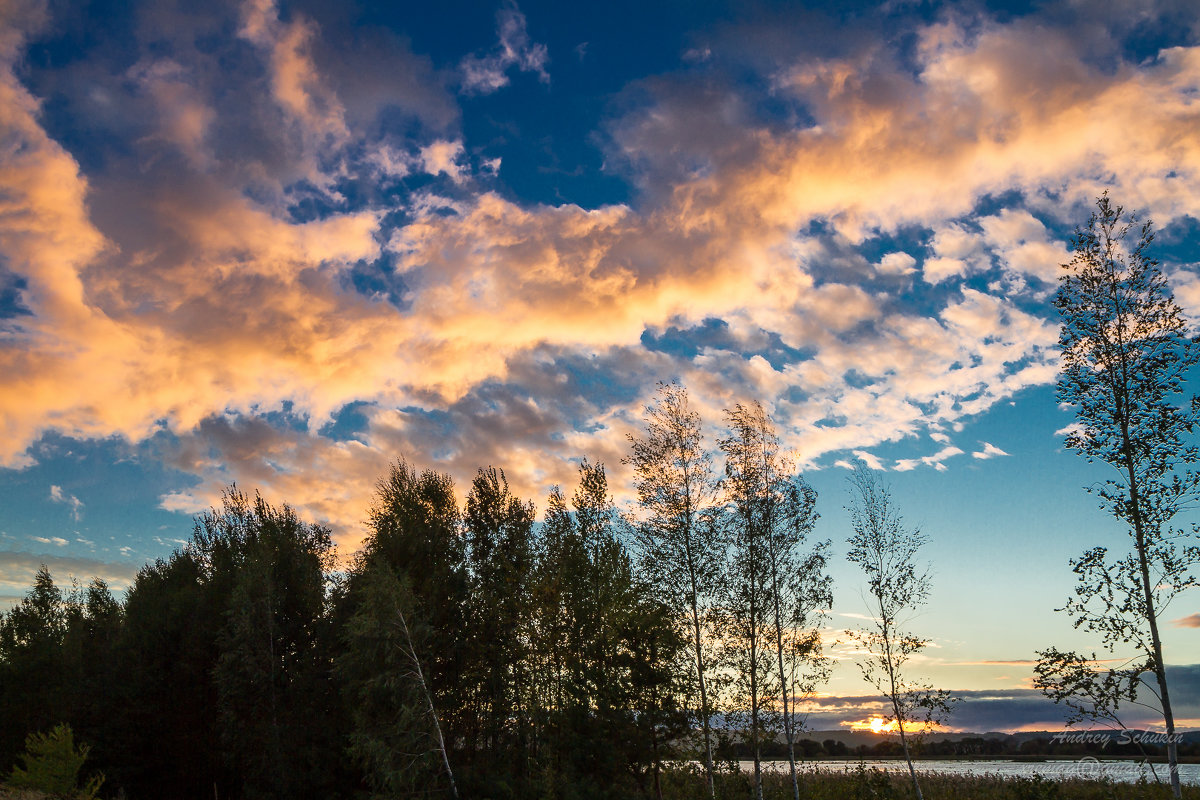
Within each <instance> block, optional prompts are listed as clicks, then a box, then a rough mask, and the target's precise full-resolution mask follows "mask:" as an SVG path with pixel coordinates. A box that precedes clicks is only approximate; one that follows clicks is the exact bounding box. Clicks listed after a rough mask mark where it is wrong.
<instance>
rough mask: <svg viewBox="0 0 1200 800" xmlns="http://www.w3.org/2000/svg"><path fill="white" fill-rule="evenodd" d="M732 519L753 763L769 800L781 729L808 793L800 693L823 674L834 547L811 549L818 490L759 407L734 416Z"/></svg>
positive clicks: (730, 600)
mask: <svg viewBox="0 0 1200 800" xmlns="http://www.w3.org/2000/svg"><path fill="white" fill-rule="evenodd" d="M726 422H727V424H728V426H729V429H730V435H729V436H728V437H727V438H724V439H722V440H721V441H720V447H721V450H722V451H723V452H724V454H725V482H724V484H725V491H726V496H727V501H728V506H729V512H728V514H727V517H726V518H727V520H728V522H729V524H730V526H731V528H732V533H731V536H730V541H731V545H732V547H731V557H730V567H729V570H728V575H727V576H726V579H725V587H726V588H725V593H724V595H725V596H724V604H723V606H724V607H723V613H724V614H725V615H726V616H727V621H726V625H725V628H726V632H727V633H726V638H725V641H726V644H727V648H726V654H727V656H728V657H729V658H730V659H731V662H730V663H731V666H733V668H734V674H735V675H736V680H735V684H736V685H737V686H738V687H739V689H740V690H741V694H742V695H743V696H744V698H745V702H748V703H749V710H748V715H747V725H746V729H745V731H746V733H745V735H746V737H747V740H748V744H749V745H750V749H751V752H752V753H753V758H754V790H755V793H756V795H757V796H758V797H759V798H761V797H762V791H763V789H762V766H761V755H762V753H761V749H762V742H763V739H764V736H765V734H766V733H767V732H768V730H770V729H771V728H772V726H773V725H774V724H776V723H779V724H781V727H782V729H783V733H784V736H785V738H786V740H787V742H788V760H789V765H790V767H791V776H792V788H793V794H794V795H796V796H798V795H799V791H800V789H799V777H798V775H797V770H796V755H795V752H796V751H795V733H796V731H795V725H796V719H795V713H794V701H795V697H796V695H795V694H793V692H794V691H796V690H800V691H801V694H802V695H803V694H806V693H807V691H809V690H806V689H805V686H811V685H812V684H813V683H814V682H815V681H818V680H820V679H821V676H822V674H823V669H822V667H821V665H822V663H823V662H822V658H821V648H820V644H819V642H820V637H819V636H817V635H815V631H814V630H813V626H814V624H815V623H818V622H819V619H820V613H821V610H822V609H824V608H827V607H828V606H829V605H830V603H831V598H829V597H828V596H829V589H830V583H829V578H828V576H827V574H826V572H825V564H826V561H827V558H828V542H824V543H818V544H816V545H815V547H813V548H811V549H806V542H807V538H808V535H809V534H810V533H811V531H812V528H813V525H814V524H815V522H816V519H817V514H816V510H815V506H816V492H814V491H813V490H812V488H811V487H809V486H808V484H806V483H805V482H804V481H803V480H802V479H801V478H800V477H799V476H797V475H795V474H794V465H793V464H792V462H791V461H790V459H788V458H787V457H786V456H785V455H784V453H783V452H782V449H781V446H780V442H779V437H778V434H777V433H776V430H775V426H774V423H772V422H771V419H770V417H769V416H768V415H767V413H766V411H765V410H764V409H763V407H762V405H761V404H760V403H757V402H755V403H752V404H751V405H748V406H746V405H741V404H738V405H736V406H734V408H733V409H731V410H728V411H726Z"/></svg>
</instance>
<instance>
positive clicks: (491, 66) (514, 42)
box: [460, 0, 586, 94]
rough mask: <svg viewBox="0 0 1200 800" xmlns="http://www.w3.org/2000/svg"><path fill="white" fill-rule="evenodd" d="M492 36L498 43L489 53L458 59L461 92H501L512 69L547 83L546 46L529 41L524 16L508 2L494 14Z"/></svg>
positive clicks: (513, 4) (548, 78)
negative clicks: (494, 35) (530, 73)
mask: <svg viewBox="0 0 1200 800" xmlns="http://www.w3.org/2000/svg"><path fill="white" fill-rule="evenodd" d="M496 35H497V36H498V37H499V42H497V44H496V47H495V49H494V50H493V51H492V52H491V53H488V54H487V55H484V56H477V55H471V56H467V57H466V58H464V59H463V60H462V64H461V65H460V69H461V70H462V87H463V91H465V92H468V93H476V94H490V93H492V92H494V91H496V90H498V89H501V88H503V87H504V86H507V85H508V82H509V77H508V71H509V70H510V69H512V68H513V67H516V68H517V69H518V70H520V71H521V72H532V73H534V74H536V75H537V76H538V79H539V80H541V81H542V82H543V83H549V82H550V74H549V73H548V72H546V64H547V62H548V61H549V60H550V59H549V55H548V54H547V51H546V46H545V45H544V44H538V43H537V42H534V41H532V40H531V39H530V38H529V32H528V31H527V30H526V26H525V15H524V14H522V13H521V11H520V9H518V8H517V5H516V3H514V2H511V0H510V1H509V2H507V3H506V4H505V5H504V6H503V7H502V8H501V9H500V10H499V11H498V12H496ZM585 44H586V43H585ZM582 57H583V54H582V51H581V52H580V58H581V59H582Z"/></svg>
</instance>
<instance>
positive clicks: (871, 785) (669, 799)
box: [662, 766, 1200, 800]
mask: <svg viewBox="0 0 1200 800" xmlns="http://www.w3.org/2000/svg"><path fill="white" fill-rule="evenodd" d="M918 776H919V780H920V782H921V791H922V792H923V793H924V795H925V800H963V798H970V799H971V800H1165V799H1166V798H1170V797H1171V790H1170V787H1168V786H1165V785H1164V786H1158V785H1156V784H1154V783H1152V782H1151V783H1116V782H1114V781H1111V780H1089V779H1082V778H1068V779H1063V780H1051V779H1047V778H1042V777H1032V778H1029V777H1023V776H1000V775H940V774H934V773H927V774H924V775H920V774H918ZM717 780H718V783H717V798H718V800H750V798H752V797H753V792H752V790H751V776H749V775H745V774H730V773H724V774H721V775H719V776H718V778H717ZM662 787H663V798H664V800H707V798H708V792H707V788H706V785H705V782H704V777H703V775H701V774H700V773H699V772H698V771H688V770H673V771H671V772H669V773H667V774H665V775H664V776H663V781H662ZM800 796H801V798H810V799H811V800H909V798H913V797H915V795H914V794H913V790H912V784H911V782H910V781H909V778H908V776H907V775H905V774H902V773H888V772H885V771H883V770H881V769H877V768H872V767H870V766H865V767H860V768H858V769H854V770H851V771H848V772H806V773H805V774H804V775H803V776H801V784H800ZM1183 797H1184V800H1200V787H1197V786H1184V787H1183ZM763 798H764V800H791V798H792V781H791V776H790V775H787V774H783V773H768V774H765V775H764V776H763Z"/></svg>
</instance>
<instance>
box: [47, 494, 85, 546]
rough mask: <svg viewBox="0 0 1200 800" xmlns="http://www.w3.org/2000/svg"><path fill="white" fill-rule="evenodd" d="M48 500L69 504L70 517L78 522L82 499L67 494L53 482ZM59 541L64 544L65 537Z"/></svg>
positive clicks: (81, 514)
mask: <svg viewBox="0 0 1200 800" xmlns="http://www.w3.org/2000/svg"><path fill="white" fill-rule="evenodd" d="M50 500H51V501H52V502H55V503H65V504H66V505H68V506H70V508H71V519H73V520H75V521H76V522H78V521H79V519H80V517H82V516H83V501H82V500H80V499H79V498H78V497H76V496H75V495H73V494H67V493H66V492H64V491H63V489H62V487H61V486H57V485H53V484H52V485H51V486H50ZM59 541H61V542H62V543H63V544H66V540H65V539H64V540H59Z"/></svg>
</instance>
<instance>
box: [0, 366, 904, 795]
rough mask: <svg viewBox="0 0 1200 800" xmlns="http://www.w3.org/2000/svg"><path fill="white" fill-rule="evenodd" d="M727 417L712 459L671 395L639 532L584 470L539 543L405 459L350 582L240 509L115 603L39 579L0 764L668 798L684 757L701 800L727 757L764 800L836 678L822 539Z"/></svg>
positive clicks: (178, 786) (349, 786) (302, 537)
mask: <svg viewBox="0 0 1200 800" xmlns="http://www.w3.org/2000/svg"><path fill="white" fill-rule="evenodd" d="M725 421H726V423H727V429H728V435H727V436H726V437H725V438H722V439H720V440H719V441H718V442H717V445H716V447H715V448H710V447H708V446H707V444H706V441H705V438H704V433H703V430H702V423H701V420H700V417H699V415H698V414H697V413H696V412H695V411H694V410H693V409H692V408H691V406H690V405H689V402H688V396H687V392H686V390H685V389H684V388H683V387H681V386H679V385H678V384H664V385H662V386H660V391H659V394H658V397H657V399H656V401H655V403H654V404H653V405H651V406H650V407H649V408H647V414H646V426H645V429H644V432H643V433H642V435H639V436H631V437H630V443H629V444H630V451H629V452H630V455H629V457H628V459H627V461H628V464H629V465H630V466H631V467H632V472H633V475H634V488H635V491H636V495H637V504H636V505H637V510H638V513H636V514H635V515H630V514H623V513H621V512H620V511H619V510H618V508H617V507H616V505H615V504H614V501H613V498H612V495H611V493H610V491H609V487H608V479H607V474H606V471H605V469H604V467H603V465H601V464H597V463H592V462H590V461H588V460H586V459H584V460H583V461H582V462H581V463H580V464H579V467H578V477H577V484H576V486H575V487H574V488H573V489H572V490H571V493H570V495H569V496H568V495H567V494H566V493H565V492H564V491H563V490H562V489H561V488H559V487H554V488H553V489H552V490H551V491H550V493H549V496H548V497H547V498H546V502H545V511H544V513H543V515H542V518H541V520H540V522H539V521H537V515H536V512H535V507H534V504H533V503H532V502H530V501H528V500H525V499H522V498H519V497H517V496H516V495H515V494H514V493H513V491H512V490H511V488H510V487H509V484H508V481H507V479H506V476H505V474H504V471H503V470H502V469H498V468H495V467H487V468H484V469H480V470H479V472H478V474H477V475H476V476H475V478H474V480H473V481H472V482H471V484H470V486H469V488H468V489H467V492H466V499H465V503H464V504H462V505H461V506H460V504H459V502H458V499H457V496H456V490H455V487H454V484H453V482H452V481H451V479H450V478H449V477H448V476H447V475H444V474H441V473H438V472H436V471H431V470H426V471H418V470H416V469H415V468H413V467H412V466H410V465H409V464H407V463H406V462H404V461H400V462H397V463H396V464H395V465H394V466H393V467H392V468H391V470H390V472H389V474H388V475H387V476H386V477H385V478H384V479H383V480H382V481H381V482H380V483H379V484H378V487H377V489H376V492H375V495H374V499H373V502H372V505H371V507H370V509H369V512H368V515H367V516H368V530H369V535H368V536H367V538H366V541H365V543H364V544H363V546H362V548H361V550H360V551H359V552H358V553H356V554H355V555H354V556H353V558H352V559H350V561H349V564H348V566H345V567H344V568H341V569H339V567H338V563H337V559H336V555H335V549H334V545H333V541H332V538H331V535H330V531H329V530H328V529H327V528H324V527H322V526H320V525H316V524H311V523H308V522H305V521H303V520H301V519H300V518H299V517H298V516H297V514H296V513H295V512H294V511H293V510H292V509H291V508H290V507H289V506H287V505H283V506H281V507H275V506H272V505H271V504H269V503H268V502H267V501H266V500H264V499H263V498H262V497H261V496H257V495H256V496H254V497H250V496H249V495H247V494H245V493H243V492H241V491H240V490H238V489H237V488H236V487H231V488H229V489H228V490H227V491H226V492H225V494H224V496H223V498H222V502H221V504H220V507H219V508H214V509H213V510H211V511H210V512H208V513H206V514H203V515H201V516H200V517H198V518H197V520H196V523H195V527H194V530H193V531H192V535H191V539H190V541H189V542H188V543H187V544H186V546H184V547H181V548H179V549H178V550H176V551H175V552H173V553H172V554H171V555H170V556H169V557H167V558H164V559H160V560H158V561H156V562H155V563H153V564H149V565H147V566H145V567H144V568H143V569H142V570H141V571H140V572H139V573H138V574H137V576H136V578H135V579H134V581H133V584H132V585H131V586H130V588H129V589H128V591H127V593H126V595H125V598H124V601H123V602H120V601H118V600H117V599H116V598H114V597H113V595H112V593H111V592H110V591H109V589H108V587H107V586H106V585H105V584H104V582H103V581H100V580H94V581H93V582H92V583H91V584H89V585H88V586H86V587H80V586H77V585H76V586H73V587H72V588H70V589H69V590H67V591H64V590H63V589H62V588H60V587H59V586H57V585H56V584H55V583H54V580H53V578H52V576H51V575H50V574H49V572H48V571H47V570H46V569H44V568H43V569H42V570H41V571H39V572H38V573H37V575H36V578H35V581H34V586H33V589H32V590H31V591H30V593H29V595H28V596H27V597H26V598H25V599H24V600H22V601H21V602H20V603H19V604H18V605H17V606H15V607H14V608H13V609H11V610H10V611H9V612H8V613H7V614H5V615H4V616H3V618H2V619H0V718H3V719H5V720H6V724H5V725H4V726H2V727H0V761H2V762H3V763H5V764H11V763H12V762H13V759H14V757H15V756H16V754H18V753H19V752H20V750H21V746H22V743H23V741H24V738H25V736H26V735H27V734H28V733H30V732H35V731H43V730H49V729H50V728H51V727H52V726H55V725H57V724H59V723H63V722H66V723H69V724H70V725H71V726H72V729H73V731H74V733H75V735H76V736H77V737H78V738H79V739H80V740H81V741H85V742H87V743H88V745H89V746H90V747H91V750H90V753H91V762H90V763H91V764H92V765H93V766H94V767H95V768H98V769H101V770H103V772H104V773H105V774H106V776H107V778H108V785H109V786H110V787H116V788H119V789H120V790H123V791H125V792H126V794H127V795H128V796H130V797H135V798H136V797H153V796H164V795H167V796H172V797H180V798H188V797H195V798H201V797H203V798H208V797H213V796H216V797H231V798H232V797H244V798H255V797H285V796H295V795H297V794H312V793H314V792H315V793H317V794H319V795H321V796H326V797H339V796H371V797H399V796H410V795H411V796H418V795H420V796H426V795H430V794H433V795H442V796H455V797H547V798H581V799H582V798H606V797H628V796H634V795H644V796H649V797H661V796H662V794H661V792H662V789H661V777H662V770H663V769H664V764H666V763H668V762H677V761H678V760H679V759H685V760H692V761H694V763H697V764H699V765H700V769H701V770H702V771H703V773H704V779H705V784H706V786H707V790H708V794H709V795H710V796H715V794H716V788H715V783H714V779H713V776H714V771H715V770H716V760H715V757H714V754H715V750H716V749H717V747H718V745H720V746H722V747H723V748H724V749H725V750H730V748H732V747H735V746H736V747H739V748H744V749H745V752H747V753H748V754H749V757H750V759H751V760H753V762H754V773H753V781H752V789H753V792H754V794H755V796H758V797H761V796H762V776H761V767H760V762H761V761H762V758H763V751H764V748H766V749H767V750H768V751H771V752H774V749H775V747H776V746H777V745H779V744H780V743H782V744H783V746H784V747H786V752H787V758H788V760H789V761H790V762H791V763H792V764H793V765H794V764H795V762H796V760H797V758H798V757H799V758H802V757H803V755H804V754H803V751H801V752H800V753H799V755H798V754H797V739H798V737H797V734H798V732H799V730H800V729H801V727H802V715H801V714H800V712H799V710H798V708H797V704H799V703H803V701H804V699H805V698H806V697H807V696H809V695H811V694H812V693H813V692H815V691H816V690H817V688H818V687H819V686H820V684H821V683H823V682H824V681H825V680H826V679H827V677H828V673H829V667H828V658H827V656H826V655H825V653H824V646H825V642H824V641H823V639H822V629H823V628H824V627H825V626H827V624H828V613H829V608H830V606H831V604H832V585H831V579H830V577H829V574H828V560H829V557H830V556H829V549H830V543H829V542H828V541H812V536H811V534H812V531H813V526H814V524H815V523H816V520H817V518H818V515H817V512H816V493H815V492H814V491H813V489H812V488H811V487H810V486H809V485H808V484H807V483H806V482H805V481H804V480H803V479H802V478H801V477H800V475H799V474H798V472H797V471H796V469H795V463H794V461H793V460H792V459H791V458H790V457H789V456H788V455H787V453H785V452H784V450H783V448H782V446H781V443H780V439H779V436H778V434H777V432H776V430H775V426H774V424H773V422H772V421H771V419H770V417H769V416H768V414H767V413H766V411H765V410H764V409H763V407H762V406H761V405H760V404H758V403H752V404H749V405H742V404H739V405H736V406H735V407H734V408H733V409H730V410H729V411H727V412H726V420H725ZM718 457H719V458H720V459H721V460H722V461H723V464H722V469H721V470H720V471H719V472H718V470H717V468H716V462H717V459H718ZM857 475H858V477H859V479H860V480H862V481H866V482H867V483H872V482H873V481H874V480H875V478H874V477H873V476H870V475H869V474H868V473H867V472H866V471H865V470H860V472H859V473H857ZM864 636H865V634H864ZM864 641H866V640H864ZM897 666H898V665H897ZM899 702H901V703H903V702H904V701H903V699H902V698H901V699H899ZM718 728H719V730H717V729H718ZM792 783H793V791H794V793H795V794H796V796H797V797H798V796H799V792H800V787H799V778H798V777H797V773H796V772H795V770H794V769H793V773H792Z"/></svg>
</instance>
